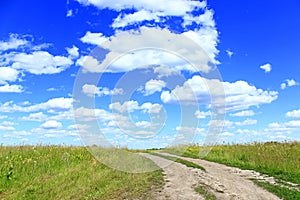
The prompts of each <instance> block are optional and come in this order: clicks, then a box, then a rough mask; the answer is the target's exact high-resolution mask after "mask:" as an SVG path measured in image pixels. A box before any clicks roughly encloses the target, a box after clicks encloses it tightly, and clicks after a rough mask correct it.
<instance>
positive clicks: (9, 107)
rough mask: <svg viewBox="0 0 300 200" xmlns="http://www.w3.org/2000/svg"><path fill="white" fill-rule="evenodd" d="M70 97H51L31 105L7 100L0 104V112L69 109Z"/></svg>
mask: <svg viewBox="0 0 300 200" xmlns="http://www.w3.org/2000/svg"><path fill="white" fill-rule="evenodd" d="M72 104H73V99H72V98H65V97H60V98H53V99H49V100H48V101H46V102H43V103H40V104H36V105H31V106H20V105H16V104H13V101H8V102H5V103H3V104H0V112H34V111H38V110H46V111H47V112H51V113H54V112H61V111H66V110H70V109H71V108H72Z"/></svg>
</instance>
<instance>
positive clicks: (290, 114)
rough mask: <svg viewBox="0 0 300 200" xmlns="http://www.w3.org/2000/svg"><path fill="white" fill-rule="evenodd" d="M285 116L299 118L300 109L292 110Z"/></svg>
mask: <svg viewBox="0 0 300 200" xmlns="http://www.w3.org/2000/svg"><path fill="white" fill-rule="evenodd" d="M286 116H287V117H293V118H300V109H299V110H293V111H289V112H287V113H286Z"/></svg>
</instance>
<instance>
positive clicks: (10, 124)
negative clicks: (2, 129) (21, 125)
mask: <svg viewBox="0 0 300 200" xmlns="http://www.w3.org/2000/svg"><path fill="white" fill-rule="evenodd" d="M2 125H3V126H14V125H16V123H15V122H11V121H4V122H2Z"/></svg>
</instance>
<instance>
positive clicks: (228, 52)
mask: <svg viewBox="0 0 300 200" xmlns="http://www.w3.org/2000/svg"><path fill="white" fill-rule="evenodd" d="M226 53H227V55H228V57H229V58H231V57H232V56H233V54H234V53H233V51H231V50H230V49H227V50H226Z"/></svg>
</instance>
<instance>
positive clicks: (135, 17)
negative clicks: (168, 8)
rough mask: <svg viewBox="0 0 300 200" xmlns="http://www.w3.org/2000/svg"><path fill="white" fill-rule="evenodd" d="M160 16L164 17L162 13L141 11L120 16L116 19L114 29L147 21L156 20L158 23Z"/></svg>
mask: <svg viewBox="0 0 300 200" xmlns="http://www.w3.org/2000/svg"><path fill="white" fill-rule="evenodd" d="M159 16H162V13H159V12H156V13H154V12H151V11H148V10H139V11H137V12H135V13H132V14H126V15H124V14H120V15H119V16H118V17H117V18H116V19H114V22H113V24H112V27H113V28H121V27H125V26H128V25H132V24H135V23H139V22H142V21H145V20H147V21H151V20H155V21H156V22H158V21H159Z"/></svg>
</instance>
